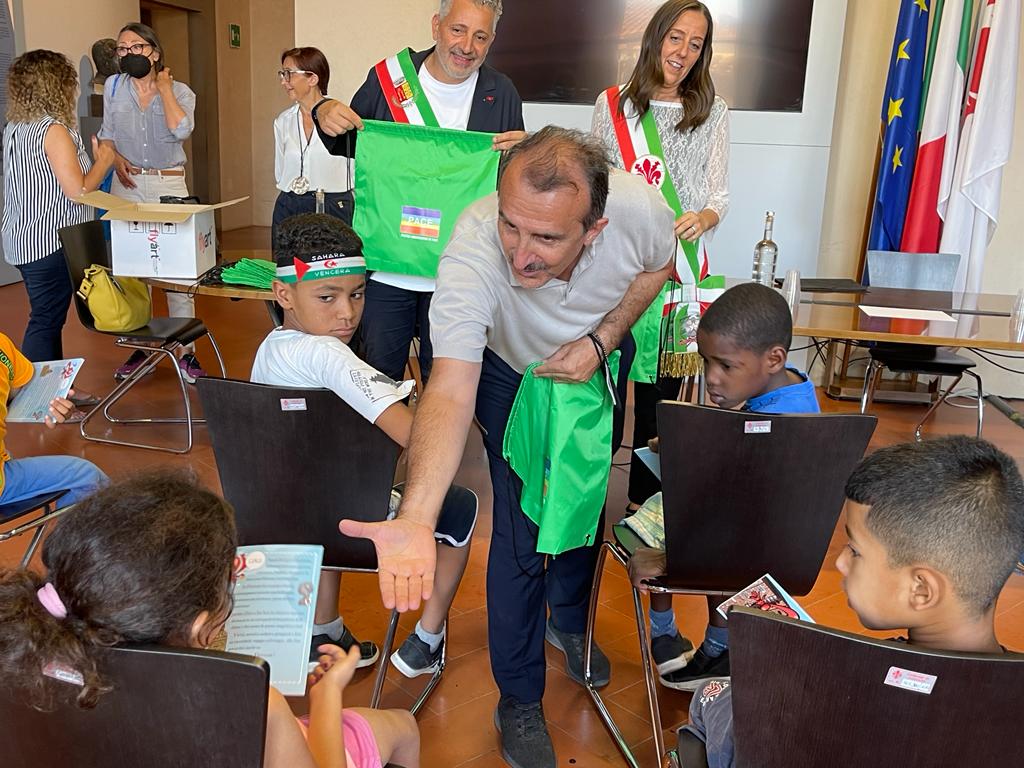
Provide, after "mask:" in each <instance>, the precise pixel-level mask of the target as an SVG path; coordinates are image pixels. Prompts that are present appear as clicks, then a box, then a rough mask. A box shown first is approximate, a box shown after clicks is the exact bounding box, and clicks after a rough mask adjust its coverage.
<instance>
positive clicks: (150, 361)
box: [78, 344, 193, 453]
mask: <svg viewBox="0 0 1024 768" xmlns="http://www.w3.org/2000/svg"><path fill="white" fill-rule="evenodd" d="M118 346H124V347H128V348H129V349H136V350H139V351H142V352H145V353H147V354H148V357H147V359H146V360H145V361H143V363H142V365H140V366H139V367H138V368H137V369H136V370H135V372H134V373H133V374H132V375H131V376H129V377H128V378H127V379H125V380H124V381H122V382H121V383H120V384H118V385H117V386H116V387H114V389H113V390H111V392H110V394H108V395H107V396H106V397H105V398H103V400H101V401H100V403H99V405H97V406H96V407H95V408H93V409H92V410H91V411H89V413H87V414H86V415H85V418H83V419H82V422H81V423H80V424H79V427H78V431H79V434H80V435H81V436H82V438H83V439H85V440H89V441H91V442H94V443H106V444H108V445H122V446H125V447H128V448H145V449H148V450H151V451H165V452H167V453H188V452H189V451H190V450H192V425H193V419H192V404H191V403H190V402H189V399H188V390H187V389H186V388H185V379H184V377H183V376H182V373H181V369H180V368H179V367H178V361H177V358H176V357H175V356H174V354H173V352H174V349H176V348H177V346H179V345H175V346H172V347H169V348H165V347H144V346H141V345H137V344H118ZM162 357H167V358H169V359H170V361H171V367H172V368H173V369H174V372H175V373H176V374H177V376H178V384H179V386H180V387H181V397H182V401H183V402H184V404H185V418H181V417H174V418H152V419H118V418H116V417H114V416H111V415H110V408H111V407H112V406H113V405H114V404H115V403H116V402H117V401H119V400H120V399H121V398H122V397H124V395H126V394H127V393H128V390H130V389H131V388H132V387H134V386H135V385H136V384H138V383H139V382H140V381H141V380H142V377H143V376H145V375H146V374H147V373H148V372H149V371H150V370H152V369H153V368H155V367H156V365H157V363H159V362H160V360H161V358H162ZM97 414H102V415H103V418H105V419H106V420H107V422H108V423H110V424H185V426H186V441H185V447H184V448H173V447H166V446H162V445H152V444H150V443H133V442H129V441H127V440H114V439H113V438H109V437H100V436H98V435H90V434H89V433H88V431H87V428H88V426H89V422H91V421H92V420H93V419H94V418H95V417H96V416H97Z"/></svg>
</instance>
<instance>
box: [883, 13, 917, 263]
mask: <svg viewBox="0 0 1024 768" xmlns="http://www.w3.org/2000/svg"><path fill="white" fill-rule="evenodd" d="M928 17H929V0H902V2H901V4H900V15H899V20H898V21H897V22H896V35H895V39H894V40H893V46H892V54H891V56H890V59H889V76H888V78H887V80H886V84H885V96H884V97H883V99H882V156H881V161H880V165H879V168H878V183H877V185H876V188H875V197H874V204H873V211H872V217H871V233H870V235H869V237H868V248H869V249H871V250H879V251H895V250H899V247H900V242H901V240H902V237H903V223H904V219H905V217H906V212H907V198H908V196H909V194H910V183H911V181H912V180H913V173H914V158H915V156H916V153H917V124H918V116H919V114H920V110H921V92H922V83H923V73H924V64H925V49H926V45H927V36H928Z"/></svg>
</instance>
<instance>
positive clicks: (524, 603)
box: [476, 335, 633, 703]
mask: <svg viewBox="0 0 1024 768" xmlns="http://www.w3.org/2000/svg"><path fill="white" fill-rule="evenodd" d="M628 339H629V336H628V335H627V340H628ZM622 352H623V358H624V362H623V364H622V366H623V367H621V368H620V371H621V375H620V376H619V382H618V384H619V387H618V389H619V397H620V400H621V401H622V402H623V403H625V400H626V373H627V372H628V370H629V362H631V361H632V358H633V347H632V344H631V342H629V341H627V342H626V343H624V344H623V349H622ZM627 354H628V358H629V359H628V361H627V360H625V358H626V357H627ZM521 381H522V376H521V375H520V374H518V373H516V372H515V370H513V369H512V368H511V367H510V366H509V365H508V364H507V363H505V361H503V360H502V359H501V358H500V357H498V356H497V355H495V354H494V353H493V352H491V350H490V349H487V350H485V351H484V359H483V367H482V370H481V373H480V386H479V389H478V390H477V400H476V416H477V419H478V420H479V422H480V425H481V426H482V427H483V428H484V430H485V434H484V447H485V448H486V449H487V460H488V464H489V466H490V472H491V487H492V489H493V492H494V510H493V515H492V517H493V521H492V531H491V548H490V552H489V554H488V560H487V637H488V644H489V646H490V655H491V672H492V674H493V675H494V680H495V682H496V683H497V684H498V689H499V690H500V691H501V695H502V696H512V697H514V698H515V699H516V700H518V701H519V702H521V703H532V702H538V701H540V700H541V698H542V697H543V696H544V669H545V660H544V625H545V621H546V619H547V612H548V609H550V611H551V622H552V623H553V624H554V625H555V627H557V628H558V629H559V630H561V631H562V632H571V633H577V634H578V633H582V632H584V631H585V630H586V626H587V603H588V599H589V596H590V586H591V583H592V581H593V578H594V567H595V565H596V564H597V555H598V551H599V548H600V545H601V536H599V537H598V538H597V540H596V541H595V542H594V544H592V545H590V546H587V547H580V548H578V549H573V550H570V551H568V552H564V553H562V554H560V555H557V556H548V555H544V554H540V553H538V552H537V526H536V525H534V523H533V522H532V521H531V520H530V519H529V518H528V517H527V516H526V515H525V514H524V513H523V511H522V508H521V507H520V506H519V498H520V496H521V495H522V492H523V484H522V481H521V480H520V479H519V477H518V476H517V475H516V474H515V472H513V471H512V469H511V468H510V467H509V465H508V462H507V461H505V459H504V458H502V455H501V453H502V451H501V446H502V443H503V442H504V439H505V427H506V426H507V425H508V417H509V414H510V412H511V410H512V403H513V401H514V400H515V397H516V392H517V391H518V390H519V383H520V382H521ZM622 421H623V412H622V410H617V411H616V413H615V417H614V429H613V435H612V440H613V442H612V450H613V452H614V450H615V449H617V448H618V445H619V443H620V442H621V440H622ZM602 481H606V479H603V480H602ZM597 530H598V531H599V532H601V535H603V531H604V511H603V510H602V513H601V520H600V522H599V523H598V528H597Z"/></svg>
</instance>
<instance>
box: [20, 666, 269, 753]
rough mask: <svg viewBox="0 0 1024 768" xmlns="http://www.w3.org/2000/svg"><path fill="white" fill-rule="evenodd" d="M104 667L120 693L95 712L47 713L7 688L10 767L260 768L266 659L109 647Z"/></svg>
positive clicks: (66, 709) (63, 709)
mask: <svg viewBox="0 0 1024 768" xmlns="http://www.w3.org/2000/svg"><path fill="white" fill-rule="evenodd" d="M100 670H101V672H102V674H103V677H104V680H105V681H106V682H109V683H110V684H112V685H113V689H112V690H111V691H110V692H108V693H105V694H103V695H102V696H101V697H100V700H99V703H98V704H97V705H96V707H95V708H94V709H81V708H79V707H78V706H76V705H74V704H73V703H71V704H62V705H60V706H59V707H58V708H57V709H55V710H53V711H50V712H40V711H38V710H35V709H32V708H31V707H28V706H26V705H25V704H24V703H22V702H20V701H18V700H17V694H16V693H15V692H13V691H11V690H10V689H9V687H7V686H0V740H2V743H3V758H2V763H3V765H4V767H5V768H65V766H71V765H73V766H75V768H109V767H110V766H112V765H124V766H145V767H146V768H178V766H183V765H188V766H202V765H210V766H214V765H215V766H218V768H261V766H262V765H263V751H264V740H265V734H266V720H267V691H268V687H269V672H270V670H269V667H268V666H267V663H266V662H265V661H263V660H262V659H257V658H254V657H251V656H237V655H235V654H228V653H219V652H217V651H197V650H189V649H181V648H155V647H146V648H131V647H127V648H114V649H110V650H109V651H107V652H106V653H105V654H104V657H103V659H102V662H101V664H100ZM72 696H73V694H72ZM72 700H73V699H72Z"/></svg>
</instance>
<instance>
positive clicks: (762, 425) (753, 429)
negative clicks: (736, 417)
mask: <svg viewBox="0 0 1024 768" xmlns="http://www.w3.org/2000/svg"><path fill="white" fill-rule="evenodd" d="M771 431H772V423H771V422H770V421H745V422H743V434H745V435H767V434H768V433H769V432H771Z"/></svg>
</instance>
